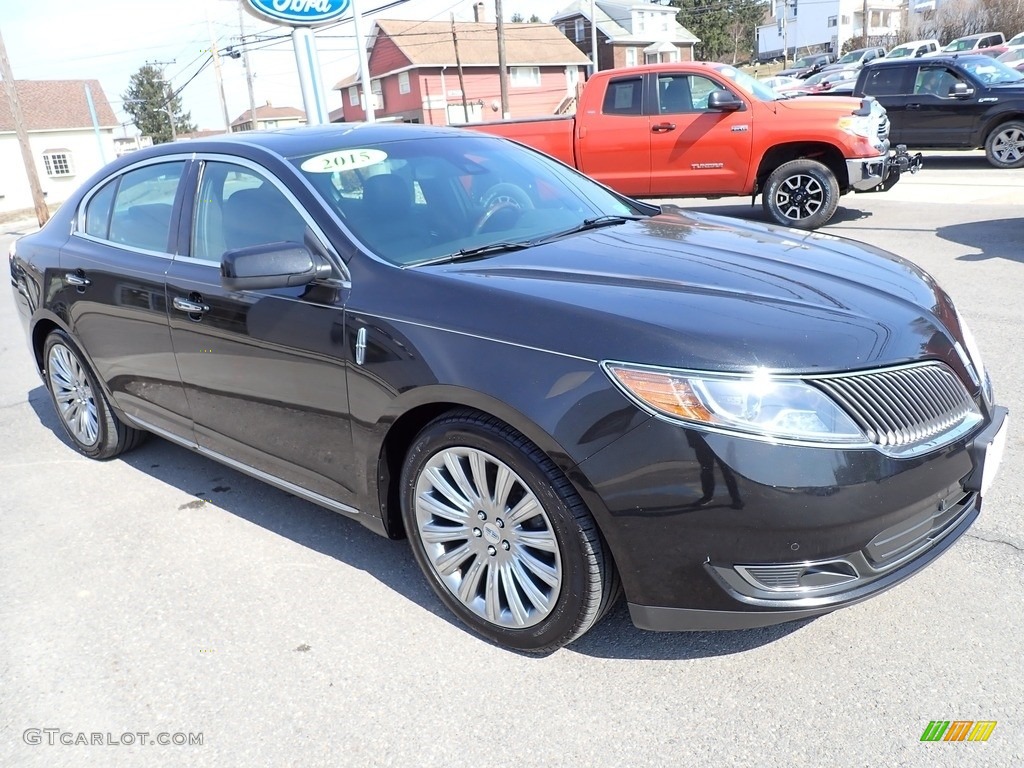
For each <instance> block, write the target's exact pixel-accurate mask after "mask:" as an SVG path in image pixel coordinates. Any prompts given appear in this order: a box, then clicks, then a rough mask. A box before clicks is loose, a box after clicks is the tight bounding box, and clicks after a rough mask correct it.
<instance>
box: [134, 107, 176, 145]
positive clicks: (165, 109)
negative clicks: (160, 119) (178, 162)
mask: <svg viewBox="0 0 1024 768" xmlns="http://www.w3.org/2000/svg"><path fill="white" fill-rule="evenodd" d="M124 103H125V104H148V103H149V102H148V101H146V99H125V100H124ZM157 109H158V110H160V111H161V112H163V113H164V114H165V115H167V120H168V122H170V124H171V141H177V140H178V132H177V131H176V130H175V128H174V113H173V112H172V111H171V108H170V106H169V105H166V104H165V105H164V106H162V107H157Z"/></svg>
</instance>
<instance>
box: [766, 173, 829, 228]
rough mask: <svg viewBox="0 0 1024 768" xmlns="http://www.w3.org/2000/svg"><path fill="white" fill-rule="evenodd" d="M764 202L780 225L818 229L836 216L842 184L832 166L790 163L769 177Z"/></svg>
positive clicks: (768, 212) (767, 209) (767, 210)
mask: <svg viewBox="0 0 1024 768" xmlns="http://www.w3.org/2000/svg"><path fill="white" fill-rule="evenodd" d="M761 200H762V204H763V205H764V210H765V212H766V213H767V214H768V215H769V216H771V217H772V219H773V220H774V221H776V222H777V223H779V224H782V225H783V226H786V227H796V228H797V229H817V228H818V227H820V226H821V225H823V224H825V223H826V222H827V221H828V220H829V219H831V218H832V215H833V214H834V213H835V212H836V208H837V207H838V205H839V182H838V181H836V177H835V175H834V174H833V173H832V171H830V170H829V168H828V166H825V165H822V164H821V163H819V162H817V161H815V160H808V159H806V158H801V159H799V160H790V161H789V162H788V163H783V164H782V165H780V166H779V167H778V168H776V169H775V171H774V172H773V173H772V175H771V176H769V177H768V183H767V184H766V185H765V188H764V194H763V195H762V198H761Z"/></svg>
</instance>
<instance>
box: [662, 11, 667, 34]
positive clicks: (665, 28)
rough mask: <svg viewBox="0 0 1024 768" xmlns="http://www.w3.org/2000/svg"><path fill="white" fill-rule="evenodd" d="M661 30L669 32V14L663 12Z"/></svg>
mask: <svg viewBox="0 0 1024 768" xmlns="http://www.w3.org/2000/svg"><path fill="white" fill-rule="evenodd" d="M661 31H662V32H668V14H667V13H663V14H661Z"/></svg>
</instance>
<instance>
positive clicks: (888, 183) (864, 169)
mask: <svg viewBox="0 0 1024 768" xmlns="http://www.w3.org/2000/svg"><path fill="white" fill-rule="evenodd" d="M919 170H921V153H920V152H918V153H917V154H916V155H911V154H909V153H908V152H907V148H906V146H905V145H903V144H898V145H897V146H896V149H894V150H893V151H892V152H888V153H886V154H883V155H878V156H877V157H859V158H857V159H855V160H847V161H846V171H847V174H848V175H849V177H850V186H851V187H852V188H853V189H854V191H856V192H885V191H886V190H888V189H892V187H893V186H894V185H895V184H896V182H897V181H899V180H900V176H901V175H902V174H903V173H917V172H918V171H919Z"/></svg>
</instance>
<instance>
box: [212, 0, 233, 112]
mask: <svg viewBox="0 0 1024 768" xmlns="http://www.w3.org/2000/svg"><path fill="white" fill-rule="evenodd" d="M206 32H207V34H209V35H210V55H211V56H213V72H214V75H215V76H216V77H217V95H218V96H219V97H220V109H221V112H222V113H223V114H224V130H225V131H230V130H231V118H230V117H229V116H228V99H227V96H226V95H225V93H224V76H223V75H222V73H221V71H220V51H218V50H217V38H215V37H214V36H213V25H212V24H211V23H210V6H209V5H207V6H206Z"/></svg>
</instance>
